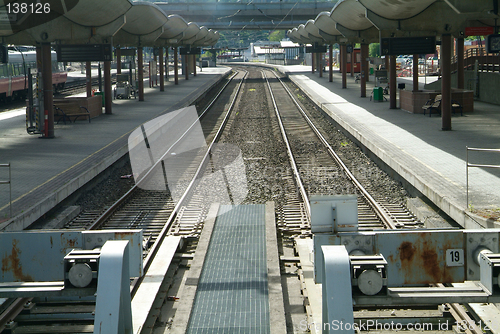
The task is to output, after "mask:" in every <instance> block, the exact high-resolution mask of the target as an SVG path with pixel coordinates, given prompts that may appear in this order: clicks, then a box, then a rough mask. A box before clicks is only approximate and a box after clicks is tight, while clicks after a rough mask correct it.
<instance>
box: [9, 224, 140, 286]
mask: <svg viewBox="0 0 500 334" xmlns="http://www.w3.org/2000/svg"><path fill="white" fill-rule="evenodd" d="M84 238H85V240H84ZM107 240H129V242H130V247H129V252H130V253H129V256H130V268H129V270H130V276H131V277H138V276H141V275H142V272H143V267H142V230H106V231H92V232H89V231H83V232H82V231H36V232H4V233H0V265H1V267H0V283H3V282H50V281H63V280H64V264H63V259H64V256H65V255H66V254H68V253H69V252H70V251H71V250H73V249H94V248H96V247H101V246H102V245H103V244H104V242H106V241H107Z"/></svg>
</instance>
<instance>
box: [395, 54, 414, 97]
mask: <svg viewBox="0 0 500 334" xmlns="http://www.w3.org/2000/svg"><path fill="white" fill-rule="evenodd" d="M418 90H419V89H418V54H414V55H413V91H414V92H417V91H418ZM399 98H400V99H401V95H400V96H399ZM400 104H401V102H400Z"/></svg>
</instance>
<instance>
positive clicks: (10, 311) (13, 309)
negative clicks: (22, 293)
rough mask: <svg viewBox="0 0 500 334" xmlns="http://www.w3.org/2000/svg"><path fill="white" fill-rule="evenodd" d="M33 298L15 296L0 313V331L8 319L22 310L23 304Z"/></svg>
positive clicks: (11, 318) (10, 319)
mask: <svg viewBox="0 0 500 334" xmlns="http://www.w3.org/2000/svg"><path fill="white" fill-rule="evenodd" d="M32 299H33V298H16V299H15V300H14V301H13V302H12V303H11V304H10V305H9V306H8V307H7V308H6V309H5V310H4V311H3V312H2V313H1V314H0V332H2V331H3V330H4V329H5V327H6V326H7V325H8V323H9V322H10V321H13V320H14V318H15V317H16V316H17V315H18V314H19V313H21V312H22V311H23V308H24V305H26V304H27V303H29V302H30V301H31V300H32Z"/></svg>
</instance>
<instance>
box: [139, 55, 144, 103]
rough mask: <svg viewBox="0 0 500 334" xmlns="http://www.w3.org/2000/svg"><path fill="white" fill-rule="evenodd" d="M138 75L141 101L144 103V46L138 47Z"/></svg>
mask: <svg viewBox="0 0 500 334" xmlns="http://www.w3.org/2000/svg"><path fill="white" fill-rule="evenodd" d="M137 74H138V78H137V81H138V85H139V87H138V88H139V101H144V65H143V60H142V46H138V47H137Z"/></svg>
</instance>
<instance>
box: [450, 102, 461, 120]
mask: <svg viewBox="0 0 500 334" xmlns="http://www.w3.org/2000/svg"><path fill="white" fill-rule="evenodd" d="M456 109H459V110H460V116H463V115H464V108H463V107H462V105H461V104H460V102H458V101H457V100H451V112H452V113H455V110H456Z"/></svg>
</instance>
